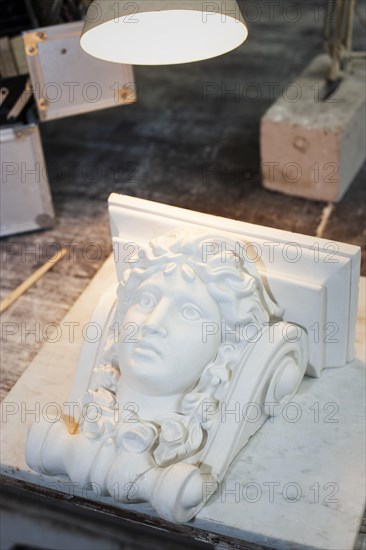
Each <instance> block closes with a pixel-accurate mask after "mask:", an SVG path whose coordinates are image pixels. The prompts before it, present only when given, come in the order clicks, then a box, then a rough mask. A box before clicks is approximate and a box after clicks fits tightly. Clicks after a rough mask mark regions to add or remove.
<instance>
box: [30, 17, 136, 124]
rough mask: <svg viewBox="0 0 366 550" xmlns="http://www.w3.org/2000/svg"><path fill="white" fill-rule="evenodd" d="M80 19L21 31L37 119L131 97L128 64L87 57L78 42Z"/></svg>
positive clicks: (129, 100)
mask: <svg viewBox="0 0 366 550" xmlns="http://www.w3.org/2000/svg"><path fill="white" fill-rule="evenodd" d="M82 28H83V22H76V23H67V24H64V25H56V26H52V27H44V28H42V29H36V30H33V31H31V32H26V33H24V34H23V40H24V48H25V53H26V57H27V62H28V68H29V73H30V76H31V81H32V87H33V92H34V95H35V98H36V101H37V107H38V112H39V117H40V120H41V121H46V120H53V119H57V118H61V117H66V116H71V115H76V114H81V113H87V112H90V111H97V110H100V109H106V108H108V107H116V106H118V105H121V104H128V103H133V102H135V101H136V99H137V96H136V88H135V81H134V75H133V69H132V67H131V66H130V65H120V64H118V63H109V62H106V61H101V60H99V59H95V58H94V57H91V56H90V55H88V54H87V53H85V52H84V51H83V50H82V48H81V46H80V35H81V31H82Z"/></svg>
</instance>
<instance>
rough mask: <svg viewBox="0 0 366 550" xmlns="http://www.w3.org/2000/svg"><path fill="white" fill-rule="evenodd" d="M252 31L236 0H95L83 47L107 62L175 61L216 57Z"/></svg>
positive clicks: (234, 46) (184, 61) (145, 63)
mask: <svg viewBox="0 0 366 550" xmlns="http://www.w3.org/2000/svg"><path fill="white" fill-rule="evenodd" d="M247 36H248V31H247V27H246V25H245V22H244V19H243V16H242V14H241V11H240V8H239V6H238V3H237V2H236V0H226V1H221V0H220V1H213V2H208V1H207V2H202V1H200V0H186V1H184V0H183V1H181V2H177V1H171V0H137V1H136V0H135V1H133V2H127V1H126V0H117V1H116V0H95V1H94V2H93V3H92V4H91V6H90V7H89V10H88V13H87V16H86V21H85V25H84V30H83V33H82V36H81V47H82V48H83V50H84V51H86V52H87V53H89V54H90V55H92V56H94V57H97V58H99V59H103V60H105V61H113V62H116V63H126V64H130V65H172V64H179V63H189V62H192V61H200V60H202V59H209V58H211V57H217V56H219V55H222V54H224V53H227V52H229V51H231V50H233V49H235V48H237V47H238V46H240V45H241V44H242V43H243V42H244V41H245V40H246V38H247Z"/></svg>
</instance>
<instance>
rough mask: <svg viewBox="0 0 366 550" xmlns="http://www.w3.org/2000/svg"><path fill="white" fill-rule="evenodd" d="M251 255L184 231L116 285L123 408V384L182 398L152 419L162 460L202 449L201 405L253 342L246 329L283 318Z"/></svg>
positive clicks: (142, 255)
mask: <svg viewBox="0 0 366 550" xmlns="http://www.w3.org/2000/svg"><path fill="white" fill-rule="evenodd" d="M244 252H245V249H244V246H243V245H240V244H239V243H238V242H236V241H234V240H231V239H229V238H227V237H225V236H218V235H217V234H216V235H215V234H212V235H211V234H208V233H207V232H202V230H194V229H193V230H192V229H180V230H177V231H175V232H173V233H170V234H168V235H163V236H162V237H159V238H157V239H155V240H153V241H152V242H151V243H149V245H148V246H147V247H144V248H142V249H140V251H139V255H138V259H137V261H136V262H135V263H134V264H132V266H131V268H130V269H128V270H127V271H126V272H125V274H124V277H123V280H122V281H121V283H120V285H119V289H118V298H119V299H118V318H119V323H120V326H121V327H124V330H123V329H122V331H121V335H120V341H119V344H118V352H117V355H118V363H119V368H120V371H121V379H120V389H121V391H119V392H117V395H119V402H121V400H123V397H122V396H125V395H126V386H128V387H130V388H132V389H133V390H134V392H136V393H137V394H142V396H144V398H145V399H146V396H151V397H155V398H162V397H164V396H167V397H168V396H173V397H175V398H176V399H175V401H174V400H173V401H171V402H170V403H176V405H172V404H171V405H170V406H171V407H172V408H173V410H172V408H171V409H170V410H167V409H164V406H163V407H162V413H160V414H158V415H157V417H155V418H154V417H153V418H152V417H151V416H150V415H148V416H150V417H149V418H148V419H150V420H157V421H158V422H159V423H161V426H162V432H161V436H160V445H159V446H158V449H157V451H156V452H155V458H156V460H157V461H158V462H159V463H160V464H164V463H166V462H170V461H171V460H177V458H178V457H179V458H182V457H183V456H187V454H191V453H192V452H194V451H196V450H197V448H199V447H200V445H201V443H202V440H203V437H204V431H205V428H207V426H205V425H204V424H205V423H204V422H202V414H200V412H201V409H202V402H203V401H204V400H206V401H207V400H209V401H210V402H212V401H215V402H216V401H217V400H220V398H221V397H222V395H223V393H224V388H225V387H226V386H227V384H228V382H229V380H230V376H231V369H232V368H233V366H234V364H235V361H236V360H237V357H238V352H239V350H241V349H242V348H243V347H245V345H246V344H247V343H248V341H243V338H242V329H243V327H247V326H248V325H253V327H257V326H259V327H263V326H264V324H265V323H266V322H268V321H269V320H270V319H273V318H275V317H278V316H279V315H280V309H279V308H278V306H277V305H276V304H275V303H274V302H273V301H272V300H271V298H270V297H269V295H268V293H267V291H266V289H265V287H264V285H263V282H262V280H261V277H260V275H259V273H258V271H257V269H256V267H255V265H254V263H251V262H250V259H249V258H245V257H244ZM131 330H132V332H131ZM131 334H133V337H132V338H131ZM136 393H135V394H134V395H135V396H136ZM127 395H128V392H127ZM168 409H169V407H168ZM179 434H180V436H179ZM193 435H195V437H190V436H193ZM164 436H166V437H164ZM184 436H185V437H184Z"/></svg>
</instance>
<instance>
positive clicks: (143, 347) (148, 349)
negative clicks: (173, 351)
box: [135, 340, 161, 357]
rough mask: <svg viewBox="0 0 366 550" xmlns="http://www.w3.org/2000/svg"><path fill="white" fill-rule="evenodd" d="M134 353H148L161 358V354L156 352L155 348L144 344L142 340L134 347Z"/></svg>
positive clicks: (146, 343) (147, 343)
mask: <svg viewBox="0 0 366 550" xmlns="http://www.w3.org/2000/svg"><path fill="white" fill-rule="evenodd" d="M135 351H137V352H139V351H141V352H150V353H154V354H155V355H158V356H159V357H161V353H160V352H159V351H158V350H157V348H156V347H155V346H153V345H152V344H150V343H149V342H145V341H144V340H141V342H139V343H138V344H137V345H136V348H135Z"/></svg>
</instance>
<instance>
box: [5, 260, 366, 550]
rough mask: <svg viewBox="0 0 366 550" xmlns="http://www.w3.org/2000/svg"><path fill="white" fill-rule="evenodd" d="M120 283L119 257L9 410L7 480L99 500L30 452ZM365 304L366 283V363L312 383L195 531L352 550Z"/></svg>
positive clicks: (258, 443)
mask: <svg viewBox="0 0 366 550" xmlns="http://www.w3.org/2000/svg"><path fill="white" fill-rule="evenodd" d="M115 277H116V275H115V269H114V263H113V259H112V258H110V259H109V260H108V261H107V262H106V264H105V265H104V266H103V268H102V269H101V270H100V272H99V273H98V275H97V276H96V277H95V278H94V280H93V281H92V283H91V284H90V286H89V287H88V288H87V290H86V291H85V292H84V293H83V295H82V296H81V297H80V299H79V300H78V301H77V302H76V304H75V305H74V307H73V308H72V309H71V310H70V312H69V313H68V315H67V316H66V317H65V319H64V321H63V323H61V325H60V329H61V332H60V331H59V335H62V338H61V339H60V340H59V341H58V342H55V343H46V344H45V345H44V347H43V348H42V350H41V352H40V353H39V355H38V356H37V357H36V359H35V360H34V361H33V363H32V364H31V365H30V366H29V368H28V369H27V371H26V372H25V373H24V375H23V376H22V377H21V379H20V380H19V382H18V383H17V384H16V386H15V387H14V388H13V390H12V391H11V392H10V394H9V395H8V396H7V398H6V399H5V400H4V402H3V403H2V426H1V428H2V430H1V473H2V474H4V475H7V476H11V477H15V478H18V479H23V480H27V481H30V482H32V483H34V484H38V485H42V486H46V487H49V488H51V489H57V490H60V491H64V492H66V493H70V492H71V493H74V494H77V495H83V496H84V497H87V498H88V497H89V498H91V499H92V500H95V499H96V498H97V497H96V496H94V495H93V493H92V492H91V491H87V490H86V488H83V487H76V486H72V485H71V484H70V482H69V480H68V479H66V478H61V477H60V476H55V477H46V476H42V475H39V474H37V473H35V472H32V471H30V470H29V468H28V467H27V466H26V464H25V460H24V448H25V441H26V435H27V430H28V427H29V426H30V425H31V424H32V423H33V422H34V421H35V420H36V418H37V415H39V412H41V413H42V409H43V412H44V413H45V414H46V415H48V416H51V415H52V414H54V413H55V410H56V407H55V405H54V406H52V405H48V407H46V408H44V406H45V405H46V404H50V403H52V402H53V403H57V404H59V405H61V406H62V404H63V403H64V402H65V401H66V400H67V395H68V392H69V389H70V386H71V382H72V378H73V375H74V371H75V368H76V365H77V360H78V356H79V353H80V349H81V345H82V328H83V327H84V326H85V325H86V324H87V323H88V322H89V320H90V318H91V314H92V311H93V308H94V307H95V304H96V302H97V300H98V298H99V296H100V294H101V292H102V291H103V290H105V289H106V288H107V287H108V286H109V285H110V284H113V283H114V282H115ZM364 301H365V280H364V279H362V280H361V289H360V308H359V319H358V324H357V338H356V353H357V358H358V359H357V360H355V361H354V362H353V363H351V364H349V365H347V366H345V367H343V368H339V369H330V370H325V371H324V372H323V373H322V375H321V377H320V378H319V379H310V378H306V379H305V380H304V382H303V384H302V386H301V388H300V390H299V392H298V394H297V395H296V397H295V400H294V401H295V402H296V405H291V407H288V408H287V409H286V412H287V417H288V419H287V421H286V419H285V418H284V416H279V417H276V418H274V419H271V420H269V421H267V422H266V424H265V425H264V426H263V428H262V429H261V430H260V432H258V433H257V434H256V436H255V437H253V438H252V439H251V440H250V442H249V443H248V444H247V446H246V447H245V448H244V449H243V451H242V452H241V453H240V454H239V456H238V457H237V458H236V460H235V461H234V463H233V464H232V465H231V467H230V469H229V472H228V474H227V476H226V480H225V482H224V483H222V484H221V487H220V488H219V490H218V492H217V494H216V495H215V496H214V497H212V499H211V500H210V501H209V502H208V504H207V505H206V506H205V507H204V508H203V510H202V511H201V512H200V513H199V514H198V516H197V518H196V519H195V520H194V526H195V527H197V528H202V529H206V530H209V531H211V532H215V533H219V534H225V535H230V536H233V537H235V538H239V539H244V540H247V541H252V542H256V543H259V544H267V545H272V546H275V547H278V548H306V547H311V548H317V549H327V550H338V549H342V550H351V549H352V548H353V546H354V542H355V539H356V537H357V534H358V531H359V526H360V522H361V519H362V515H363V507H364V503H365V479H364V475H365V472H364V469H365V468H364V464H365V451H364V449H365V426H364V413H365V395H364V387H365V383H364V382H365V365H364V357H365V343H364V334H365V321H364V317H363V304H364ZM70 322H72V323H78V326H75V327H74V342H73V343H70V341H69V340H70V338H69V336H70V330H69V327H70V325H68V324H67V323H70ZM49 337H50V335H49ZM90 337H92V331H91V332H90ZM32 411H33V412H32ZM34 411H35V412H34ZM300 416H301V417H300ZM38 418H39V416H38ZM297 418H298V421H296V422H294V421H292V422H291V420H294V419H297ZM209 490H210V487H207V491H208V492H209ZM291 499H292V500H291ZM98 500H101V501H103V502H106V503H108V504H110V505H115V506H116V507H118V508H122V509H123V508H129V509H134V510H138V511H140V512H144V513H147V514H149V515H156V514H155V513H154V511H153V510H152V508H151V507H150V506H148V505H130V506H128V505H121V504H118V503H116V502H115V501H114V500H113V499H112V498H101V499H98ZM332 501H334V502H332Z"/></svg>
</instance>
